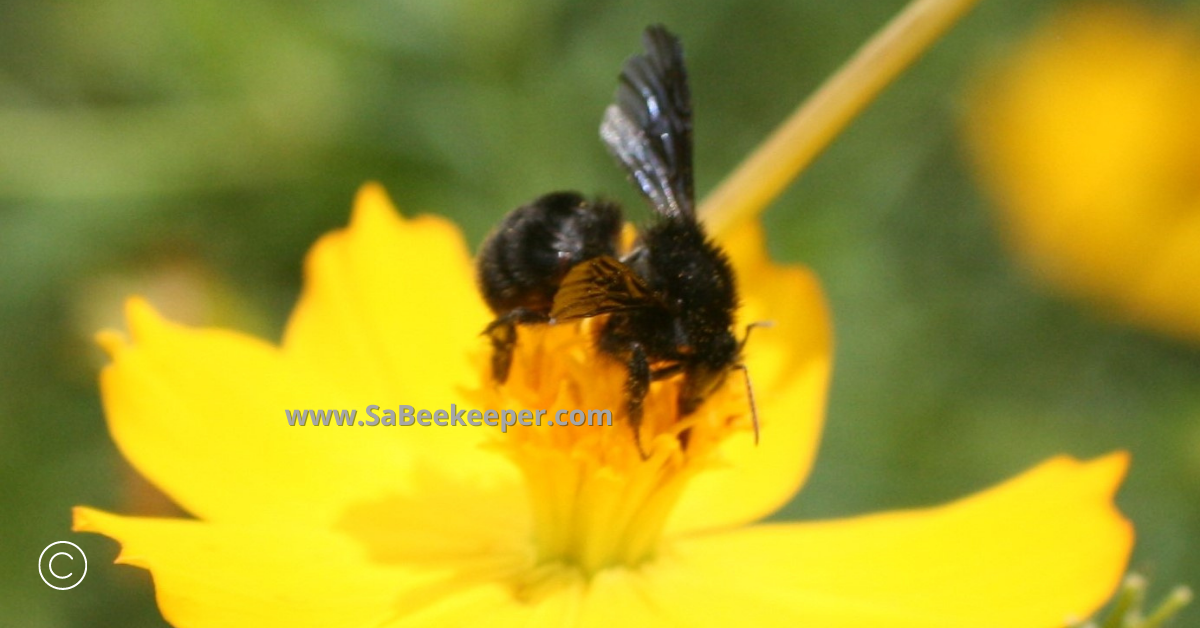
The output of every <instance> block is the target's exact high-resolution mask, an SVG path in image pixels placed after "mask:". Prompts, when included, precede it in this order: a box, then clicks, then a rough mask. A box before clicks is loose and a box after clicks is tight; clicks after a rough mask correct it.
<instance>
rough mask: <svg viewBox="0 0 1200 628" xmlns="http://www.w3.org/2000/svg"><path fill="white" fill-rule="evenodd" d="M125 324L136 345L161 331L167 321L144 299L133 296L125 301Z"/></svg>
mask: <svg viewBox="0 0 1200 628" xmlns="http://www.w3.org/2000/svg"><path fill="white" fill-rule="evenodd" d="M125 324H126V325H127V326H128V327H129V334H130V336H131V338H132V340H133V342H135V343H136V342H140V341H142V340H144V339H145V338H146V337H148V336H150V335H151V334H153V333H154V332H155V331H156V330H158V329H161V328H162V327H163V326H164V325H165V324H166V319H164V318H163V316H162V314H159V312H158V310H157V309H155V308H154V306H153V305H151V304H150V302H149V301H147V300H146V299H145V298H144V297H141V296H132V297H129V298H128V299H126V300H125Z"/></svg>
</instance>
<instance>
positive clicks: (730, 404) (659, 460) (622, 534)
mask: <svg viewBox="0 0 1200 628" xmlns="http://www.w3.org/2000/svg"><path fill="white" fill-rule="evenodd" d="M601 320H602V319H591V320H587V321H583V322H582V323H576V324H565V325H553V326H530V327H522V328H521V329H520V331H519V338H518V342H517V347H516V351H515V353H514V356H513V365H512V370H511V372H510V375H509V378H508V381H507V382H506V383H505V384H504V385H502V386H496V387H493V389H492V390H488V391H486V393H487V394H490V395H492V396H491V397H490V398H489V400H488V404H487V405H488V407H491V408H494V409H497V410H506V409H507V410H517V411H520V410H522V409H528V410H531V411H534V412H536V411H537V410H545V411H546V412H545V414H544V415H543V416H542V418H541V425H536V424H535V425H532V426H527V425H516V426H512V427H509V428H507V430H506V431H505V432H504V433H503V434H500V435H499V438H498V440H497V441H496V443H495V445H496V447H497V448H498V449H499V451H501V452H503V453H504V454H505V455H507V456H508V457H509V458H510V459H512V461H513V462H514V463H515V464H516V465H517V467H518V468H519V469H520V470H521V472H522V474H523V475H524V477H525V481H526V484H527V488H528V494H529V498H530V502H531V508H532V510H533V522H534V526H533V533H534V539H533V542H534V546H535V549H536V552H537V560H538V562H539V564H542V565H554V564H558V565H568V566H574V567H576V568H579V569H581V570H582V571H583V572H584V573H585V574H593V573H595V572H596V571H598V570H600V569H603V568H605V567H610V566H617V565H625V566H637V565H639V564H641V563H643V562H645V561H647V560H649V559H650V558H652V557H653V556H654V554H655V551H656V550H657V548H658V545H659V540H660V538H661V536H662V531H663V528H664V527H665V525H666V523H667V520H668V517H669V516H670V514H671V511H672V509H673V508H674V506H675V504H676V502H677V501H678V499H679V496H680V495H681V494H682V492H683V490H684V488H685V487H686V485H687V482H688V480H689V479H690V478H691V477H692V476H693V475H694V474H695V473H697V472H700V471H702V470H703V469H704V468H706V467H707V466H709V465H710V464H712V463H713V462H714V461H716V460H717V458H718V456H717V446H718V445H719V444H720V443H721V442H722V441H723V440H724V439H725V438H726V437H728V436H729V435H731V434H733V433H735V432H737V431H741V430H748V429H751V425H750V419H749V409H748V405H747V401H746V396H745V390H744V388H743V387H742V386H740V385H738V384H741V381H742V380H741V378H734V377H730V378H727V381H726V383H725V385H723V386H721V387H720V388H719V389H718V390H717V391H716V392H714V393H713V394H712V395H711V396H710V397H709V399H707V400H706V401H705V403H704V404H702V405H701V407H700V408H699V409H697V410H696V411H695V412H692V413H691V414H689V415H687V416H685V417H680V416H679V412H678V407H677V406H678V395H679V387H680V384H681V378H682V376H681V375H677V376H674V377H671V378H667V379H666V380H663V381H660V382H655V383H653V384H652V385H651V387H650V392H649V394H648V395H647V396H646V400H645V404H644V416H643V419H642V423H641V426H640V430H639V433H640V441H641V443H642V448H641V450H639V447H638V443H637V441H636V440H635V438H634V431H633V428H632V426H631V425H630V423H629V419H628V415H627V412H626V406H627V397H626V394H625V380H626V374H627V369H626V367H625V365H623V364H621V363H620V362H619V361H618V360H617V359H616V358H613V357H611V356H607V355H603V354H599V353H597V351H596V350H595V348H594V345H595V343H594V334H595V332H596V330H597V329H598V328H599V322H600V321H601ZM480 364H481V369H484V372H486V368H485V366H486V360H480ZM607 417H611V420H608V419H607ZM535 422H536V421H535ZM564 423H566V425H564ZM643 450H644V451H643Z"/></svg>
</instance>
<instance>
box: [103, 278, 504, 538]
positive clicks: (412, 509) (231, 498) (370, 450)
mask: <svg viewBox="0 0 1200 628" xmlns="http://www.w3.org/2000/svg"><path fill="white" fill-rule="evenodd" d="M128 318H129V326H130V330H131V332H132V336H133V342H131V343H128V344H126V343H125V342H123V341H121V340H120V339H119V338H117V337H116V336H115V335H113V334H109V335H107V336H105V337H104V344H105V346H106V348H107V349H108V350H109V352H110V353H111V354H112V359H113V362H112V364H110V365H109V366H107V367H106V368H105V369H104V370H103V372H102V373H101V377H100V385H101V393H102V397H103V400H104V407H105V413H106V415H107V417H108V421H109V428H110V430H111V431H112V434H113V439H114V440H115V441H116V442H117V445H118V446H119V447H120V449H121V451H122V453H124V454H125V457H126V458H127V459H129V461H130V462H131V463H132V464H133V465H134V466H135V467H136V468H137V469H138V470H139V471H141V472H142V473H143V474H144V475H145V476H146V477H147V478H149V479H150V480H151V481H152V482H154V483H155V484H156V485H157V486H159V487H160V488H162V489H163V490H164V491H165V492H167V494H169V495H171V496H172V497H173V498H175V499H176V500H177V501H178V502H179V503H180V504H181V505H182V506H183V507H184V508H186V509H188V510H189V511H191V512H192V513H194V514H196V515H198V516H200V517H202V518H204V519H209V520H213V521H238V522H254V521H291V520H296V521H305V522H309V523H311V524H314V525H321V526H332V525H335V524H336V525H340V526H343V527H344V528H346V530H347V531H348V532H351V533H354V534H356V535H358V536H360V537H361V538H362V540H363V541H364V543H367V544H368V545H371V546H373V547H375V546H376V545H377V543H378V542H380V541H382V540H383V536H382V535H378V534H374V533H373V532H372V529H373V528H372V526H370V525H369V522H370V521H387V522H389V524H391V525H392V526H393V529H394V532H395V534H394V535H393V537H394V538H396V539H412V538H416V536H417V535H419V534H422V533H427V532H428V528H429V527H430V526H432V527H433V529H435V530H436V529H442V528H444V527H445V526H446V525H451V526H453V525H457V524H455V523H447V521H449V522H453V521H460V522H461V521H462V520H463V519H465V518H469V519H470V524H471V525H463V526H462V527H463V528H465V531H464V534H460V535H454V536H442V537H441V538H443V539H444V540H445V541H446V543H451V542H453V543H460V544H461V545H460V546H459V547H460V548H464V549H469V548H472V547H476V546H478V545H479V544H480V543H484V544H491V543H495V542H497V541H496V539H495V536H494V535H498V534H507V535H509V537H508V538H517V537H516V536H515V535H516V534H518V532H516V531H518V530H520V529H521V525H522V524H521V521H520V519H519V518H515V517H517V516H518V515H519V514H521V513H525V512H526V511H527V508H526V507H525V501H524V496H523V494H522V493H521V492H520V490H521V488H520V485H519V483H518V482H517V479H516V474H515V471H514V470H513V469H512V468H511V465H510V464H509V463H508V462H507V460H505V459H504V458H503V457H501V456H498V455H496V454H493V453H490V452H487V451H483V450H481V449H479V448H476V447H470V446H468V447H467V448H465V449H463V451H462V453H461V455H458V456H456V457H454V458H450V457H447V456H445V455H444V454H445V452H444V451H439V450H437V449H433V450H432V452H431V451H430V450H429V445H428V440H429V439H428V438H424V439H423V438H422V436H423V435H425V434H428V433H431V432H439V431H442V432H451V433H462V432H470V431H472V428H461V427H458V428H451V427H439V428H436V429H435V428H432V427H429V428H423V427H415V426H414V427H384V426H379V427H363V426H357V425H355V426H351V427H345V426H341V427H339V426H336V425H330V426H320V427H312V426H295V427H293V426H290V425H288V423H287V416H286V414H285V410H296V409H304V408H347V409H356V411H357V412H358V413H359V414H360V415H361V414H362V413H363V411H364V409H365V404H366V403H368V402H369V401H379V402H383V400H365V399H361V398H358V397H357V396H355V395H352V394H349V393H347V392H344V391H339V390H336V388H335V387H334V383H333V382H329V381H326V380H325V379H324V377H323V376H321V375H319V374H314V373H312V372H310V371H309V369H308V368H307V365H302V364H297V363H296V361H295V360H291V359H289V357H288V356H287V355H285V354H284V353H283V352H281V351H280V350H278V349H277V348H275V347H272V346H270V345H268V344H266V343H264V342H261V341H258V340H256V339H253V338H250V337H247V336H243V335H240V334H237V333H234V332H228V331H223V330H196V329H188V328H185V327H182V326H178V325H175V324H172V323H170V322H167V321H165V320H163V319H162V318H161V317H159V315H158V314H157V313H155V312H154V311H153V310H152V309H151V308H150V306H149V305H147V304H146V303H144V302H142V301H140V300H137V299H134V300H131V301H130V303H129V308H128ZM361 418H365V417H363V416H359V419H361ZM468 488H469V489H470V490H468ZM484 505H488V506H493V507H494V508H492V509H489V510H483V506H484ZM431 512H437V513H444V514H445V515H446V517H447V518H448V519H447V521H440V522H437V521H430V520H429V518H428V516H427V514H428V513H431ZM414 513H421V516H418V515H416V514H414ZM488 513H494V514H492V516H490V517H488V516H486V515H488ZM497 517H498V518H497ZM473 530H474V531H478V532H479V533H480V534H478V535H472V534H470V532H471V531H473ZM501 530H504V531H505V532H503V533H502V532H500V531H501ZM404 534H408V535H409V536H404ZM396 542H399V541H396ZM394 544H395V543H391V544H389V545H388V547H387V548H385V547H377V551H380V552H387V553H395V552H396V551H399V550H397V549H395V547H393V546H394ZM436 547H437V548H441V549H443V550H445V549H447V548H446V547H445V546H444V545H437V546H436ZM389 548H390V549H389Z"/></svg>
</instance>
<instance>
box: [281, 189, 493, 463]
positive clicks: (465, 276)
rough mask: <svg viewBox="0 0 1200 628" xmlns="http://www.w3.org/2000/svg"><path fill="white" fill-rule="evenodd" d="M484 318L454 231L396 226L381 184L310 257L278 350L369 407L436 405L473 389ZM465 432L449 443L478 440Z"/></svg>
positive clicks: (446, 225)
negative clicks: (346, 225) (466, 388)
mask: <svg viewBox="0 0 1200 628" xmlns="http://www.w3.org/2000/svg"><path fill="white" fill-rule="evenodd" d="M489 320H490V316H489V314H488V311H487V308H486V306H485V305H484V303H483V301H482V299H481V298H480V297H479V294H478V291H477V289H476V288H475V275H474V271H473V269H472V262H471V256H470V253H469V252H468V250H467V247H466V244H465V242H464V241H463V238H462V234H461V233H460V232H459V231H458V228H457V227H456V226H455V225H454V224H452V223H450V222H449V221H447V220H445V219H443V218H439V217H435V216H421V217H418V218H414V219H403V218H401V217H400V216H399V215H398V214H397V212H396V210H395V208H394V207H393V206H392V204H391V201H390V200H389V199H388V197H387V195H386V193H385V192H384V191H383V189H382V188H381V187H380V186H378V185H374V184H367V185H365V186H363V188H362V189H361V190H359V193H358V197H357V199H356V200H355V204H354V214H353V217H352V218H351V221H350V226H349V228H347V229H345V230H342V231H336V232H333V233H330V234H327V235H325V236H324V237H322V238H321V239H320V241H318V242H317V244H316V245H315V246H314V247H313V250H312V251H311V252H310V253H309V256H308V259H307V261H306V263H305V284H304V290H303V293H302V294H301V297H300V302H299V303H298V304H297V306H296V310H295V311H294V312H293V313H292V317H291V319H290V321H289V322H288V325H287V330H286V332H285V334H284V343H283V344H284V349H285V351H286V352H287V354H288V355H289V356H294V357H296V358H299V359H300V360H302V361H304V362H307V363H309V364H310V365H311V366H312V368H313V369H314V370H315V371H317V372H320V373H321V374H322V376H323V377H325V378H327V379H328V380H329V381H331V382H333V383H336V384H337V385H338V386H339V387H340V388H341V389H342V390H346V391H352V392H354V393H356V394H358V395H361V397H362V398H363V399H364V400H365V399H367V398H370V399H374V400H376V401H371V402H370V403H381V404H382V403H387V404H389V405H390V404H399V403H404V404H408V405H412V406H415V407H417V408H441V407H445V406H446V405H447V404H449V403H450V402H452V401H454V400H456V399H460V398H461V395H460V392H459V391H460V390H461V389H462V388H463V387H464V386H470V387H473V386H475V385H477V383H478V381H477V380H478V370H477V368H475V366H474V364H473V363H472V362H471V361H470V356H471V355H472V354H474V353H478V351H479V349H480V348H482V347H485V346H486V344H487V343H486V342H485V340H484V339H483V338H482V337H481V335H480V334H481V332H482V331H483V328H484V327H485V326H486V325H487V323H488V321H489ZM360 403H362V401H360ZM427 431H430V432H445V430H427ZM464 432H465V433H455V434H454V435H453V436H452V438H455V439H457V440H461V439H462V438H463V437H464V436H471V437H475V438H476V439H477V438H479V437H480V436H481V430H465V431H464ZM445 436H447V437H451V436H450V435H449V434H446V435H445Z"/></svg>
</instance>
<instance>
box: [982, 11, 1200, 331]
mask: <svg viewBox="0 0 1200 628" xmlns="http://www.w3.org/2000/svg"><path fill="white" fill-rule="evenodd" d="M971 102H972V106H971V109H970V115H969V117H968V128H967V130H968V134H969V139H970V141H971V146H972V148H973V149H974V153H975V155H976V157H977V162H978V164H979V171H980V176H981V179H982V180H983V182H984V183H985V184H986V186H987V188H988V190H989V191H990V192H991V193H992V195H993V197H994V198H995V200H996V202H997V205H998V206H999V209H1000V210H1001V216H1000V218H1001V220H1002V223H1003V227H1004V230H1005V234H1006V236H1007V238H1008V240H1009V242H1010V244H1011V245H1012V248H1013V249H1014V250H1015V251H1016V252H1017V254H1018V255H1019V256H1020V257H1021V258H1022V259H1023V261H1024V262H1025V263H1026V264H1027V265H1028V266H1030V267H1031V268H1032V269H1033V271H1034V272H1035V273H1036V274H1037V275H1038V277H1039V279H1041V280H1043V281H1045V282H1047V283H1049V284H1051V285H1054V286H1056V287H1059V288H1061V289H1063V290H1065V291H1068V292H1070V293H1072V294H1075V295H1078V296H1081V297H1084V298H1087V299H1089V300H1091V301H1092V302H1094V303H1097V304H1100V305H1102V306H1104V307H1106V308H1107V309H1109V310H1111V311H1112V312H1113V313H1114V314H1115V315H1116V316H1118V317H1120V318H1123V319H1126V320H1128V321H1130V322H1134V323H1137V324H1141V325H1146V326H1149V327H1152V328H1155V329H1157V330H1160V331H1164V332H1167V333H1171V334H1175V335H1178V336H1181V337H1185V338H1190V339H1192V340H1194V341H1195V340H1200V290H1197V289H1196V288H1195V278H1196V277H1198V276H1200V118H1198V117H1197V116H1196V112H1197V111H1200V38H1198V37H1197V34H1196V31H1195V29H1194V27H1192V28H1189V27H1187V26H1183V25H1181V24H1180V23H1179V21H1178V20H1170V19H1168V18H1165V17H1163V18H1160V17H1156V16H1153V15H1150V14H1148V13H1145V12H1143V11H1141V10H1138V9H1135V8H1134V7H1132V6H1130V7H1121V6H1117V5H1108V6H1106V5H1083V6H1080V7H1076V8H1075V9H1072V10H1069V11H1067V12H1065V13H1063V14H1061V15H1059V16H1057V17H1056V18H1055V19H1053V20H1052V21H1050V22H1049V23H1048V24H1047V25H1046V26H1045V27H1043V28H1042V29H1041V30H1040V31H1039V32H1037V33H1036V34H1035V35H1034V36H1032V37H1031V38H1030V40H1029V41H1027V42H1025V43H1024V44H1022V45H1021V47H1020V48H1019V49H1018V50H1017V51H1016V53H1015V54H1014V55H1013V56H1012V57H1011V58H1010V59H1008V60H1006V61H1005V62H1004V64H1003V65H1002V66H1001V67H999V68H998V69H997V70H996V71H994V72H993V73H991V74H987V75H985V77H984V79H983V80H982V81H981V83H980V87H979V88H978V89H977V90H976V92H975V93H974V95H973V98H972V100H971Z"/></svg>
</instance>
